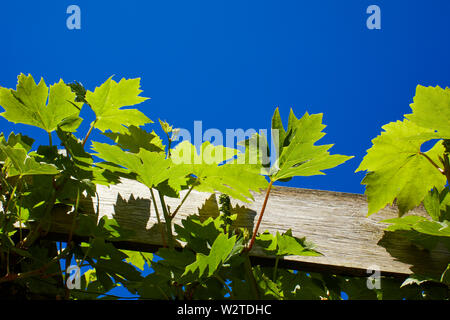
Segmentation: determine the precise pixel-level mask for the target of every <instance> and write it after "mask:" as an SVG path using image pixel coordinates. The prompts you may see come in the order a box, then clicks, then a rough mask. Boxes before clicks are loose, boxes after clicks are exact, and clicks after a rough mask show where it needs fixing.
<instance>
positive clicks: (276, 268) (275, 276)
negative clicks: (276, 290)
mask: <svg viewBox="0 0 450 320" xmlns="http://www.w3.org/2000/svg"><path fill="white" fill-rule="evenodd" d="M279 261H280V256H279V255H277V257H276V258H275V266H274V267H273V275H272V281H273V282H275V280H276V278H277V271H278V262H279Z"/></svg>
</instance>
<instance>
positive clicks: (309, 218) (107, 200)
mask: <svg viewBox="0 0 450 320" xmlns="http://www.w3.org/2000/svg"><path fill="white" fill-rule="evenodd" d="M97 191H98V199H95V201H94V204H93V205H92V204H91V206H92V207H93V208H92V210H95V212H96V211H97V210H98V212H99V215H100V216H103V215H107V216H109V217H114V218H115V219H116V220H117V221H118V222H119V224H120V225H122V226H123V227H125V228H128V229H132V230H134V231H135V235H134V237H133V238H132V239H130V241H128V242H127V243H123V244H122V245H123V246H125V247H127V246H131V247H133V248H135V249H140V250H154V248H157V247H158V246H161V236H160V234H159V229H158V228H157V227H156V217H155V212H154V208H153V205H151V201H150V193H149V191H148V189H147V188H146V187H145V186H143V185H142V184H140V183H138V182H136V181H132V180H124V181H123V183H121V184H119V185H115V186H111V187H105V186H98V188H97ZM263 196H264V195H263V194H257V195H255V201H254V202H252V203H250V204H247V203H243V202H239V201H234V200H233V201H232V204H233V211H235V212H237V213H238V224H239V226H242V227H247V228H249V229H253V225H254V223H256V219H257V213H258V212H259V210H260V208H261V206H262V202H263ZM214 197H215V195H211V194H206V193H200V192H196V191H193V192H192V193H191V195H190V196H189V198H188V200H187V201H186V202H185V203H184V204H183V206H182V208H181V210H180V211H179V213H178V214H177V217H176V218H175V221H174V222H175V223H178V224H179V223H180V220H181V219H184V218H186V217H187V216H188V215H191V214H196V213H198V211H199V208H202V207H203V209H204V210H203V212H205V211H206V212H210V213H211V212H212V213H214V212H217V206H216V204H215V200H214V199H215V198H214ZM166 202H167V204H168V205H169V206H170V207H171V208H175V207H177V206H178V204H179V202H180V200H179V199H171V198H166ZM97 204H98V206H97ZM366 214H367V201H366V199H365V197H364V196H363V195H358V194H349V193H340V192H330V191H319V190H308V189H298V188H287V187H275V188H274V189H273V191H272V193H271V195H270V198H269V202H268V205H267V208H266V212H265V214H264V218H263V221H262V224H261V226H260V230H259V231H260V232H263V231H265V230H268V231H270V232H272V233H276V232H277V231H279V232H284V231H286V230H288V229H292V232H293V235H294V236H297V237H306V239H307V240H309V241H312V242H313V243H314V244H315V245H316V249H317V250H318V251H319V252H321V253H322V254H323V256H321V257H303V256H292V257H286V258H285V259H284V260H283V261H282V263H281V266H283V265H284V266H286V267H290V268H301V269H306V270H309V271H327V272H331V273H334V274H347V275H357V276H364V275H365V276H367V269H368V268H373V267H377V268H378V269H379V270H380V271H381V272H382V274H384V275H391V276H399V277H404V276H407V275H409V274H411V273H432V274H436V275H438V274H439V273H440V272H442V271H443V270H444V269H445V267H446V266H447V264H448V263H449V262H450V253H449V252H448V250H446V249H444V248H437V249H435V250H433V251H431V252H428V251H424V250H420V249H419V248H417V247H415V246H412V245H410V244H409V243H408V242H406V241H404V240H402V239H401V238H398V237H393V236H392V235H387V234H386V233H385V232H384V231H383V229H384V228H385V227H386V225H385V224H382V223H380V221H381V220H383V219H388V218H393V217H397V211H396V208H395V207H386V208H385V209H384V210H382V211H380V212H379V213H377V214H375V215H372V216H370V217H366ZM412 214H420V215H424V214H425V212H424V210H423V209H422V208H417V209H416V210H414V211H413V212H412ZM52 231H53V232H56V233H58V232H59V233H61V232H63V233H64V232H66V231H67V229H66V227H65V226H64V225H59V226H55V228H54V229H53V230H52ZM379 243H382V244H383V245H384V246H381V245H379ZM119 245H120V244H119ZM251 254H252V256H254V259H256V260H259V261H264V263H265V264H269V265H270V264H272V263H273V261H271V260H267V259H268V258H269V259H270V257H268V256H267V255H266V254H265V253H264V252H263V251H262V250H261V248H258V247H254V249H253V250H252V252H251Z"/></svg>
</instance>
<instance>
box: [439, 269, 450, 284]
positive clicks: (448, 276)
mask: <svg viewBox="0 0 450 320" xmlns="http://www.w3.org/2000/svg"><path fill="white" fill-rule="evenodd" d="M441 282H442V283H444V284H446V285H448V286H450V264H449V265H448V266H447V268H446V269H445V271H444V272H443V273H442V276H441Z"/></svg>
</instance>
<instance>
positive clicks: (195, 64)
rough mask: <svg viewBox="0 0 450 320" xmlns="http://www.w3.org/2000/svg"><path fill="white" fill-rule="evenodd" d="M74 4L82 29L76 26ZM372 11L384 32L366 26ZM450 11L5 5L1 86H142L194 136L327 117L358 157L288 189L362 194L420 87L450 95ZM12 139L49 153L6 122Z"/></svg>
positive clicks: (383, 4) (410, 6) (405, 6)
mask: <svg viewBox="0 0 450 320" xmlns="http://www.w3.org/2000/svg"><path fill="white" fill-rule="evenodd" d="M71 4H76V5H79V6H80V8H81V15H82V29H81V30H68V29H67V28H66V19H67V17H68V14H66V8H67V7H68V6H69V5H71ZM371 4H376V5H378V6H380V8H381V14H382V29H381V30H368V29H367V28H366V19H367V17H368V15H367V14H366V8H367V7H368V6H369V5H371ZM449 14H450V1H448V0H430V1H425V0H421V1H405V0H390V1H365V0H346V1H336V0H327V1H323V0H318V1H298V0H297V1H275V0H272V1H261V0H258V1H242V0H241V1H234V0H233V1H231V0H228V1H206V0H205V1H194V0H191V1H186V0H184V1H173V0H172V1H143V0H141V1H136V0H127V1H99V0H96V1H82V0H72V1H62V0H58V1H56V0H55V1H49V0H48V1H3V2H2V3H1V4H0V30H1V35H2V37H1V42H0V43H1V50H0V70H1V71H0V85H1V86H3V87H9V88H11V87H15V85H16V80H17V78H16V77H17V75H18V74H19V73H21V72H23V73H26V74H28V73H31V74H32V75H33V76H34V77H35V78H40V77H41V76H43V77H44V78H45V79H46V81H47V84H52V83H54V82H56V81H58V80H59V78H62V79H64V81H66V82H70V81H73V80H78V81H80V82H82V83H83V84H84V85H85V86H86V87H87V88H88V89H90V90H93V89H94V88H95V86H96V85H99V84H101V83H102V82H103V81H104V80H106V79H107V78H108V77H109V76H111V75H116V77H115V79H116V80H119V79H120V78H122V77H126V78H134V77H141V78H142V89H143V90H144V95H145V96H147V97H151V100H149V101H147V102H145V103H144V104H142V105H141V106H140V107H139V108H140V110H142V111H144V112H145V113H146V114H147V115H148V116H149V117H150V118H151V119H153V120H157V119H158V118H162V119H166V120H168V121H170V122H171V123H173V124H174V125H175V126H177V127H183V128H187V129H192V127H193V121H194V120H203V128H204V129H207V128H218V129H222V130H225V129H226V128H243V129H248V128H255V129H260V128H267V127H268V126H270V119H271V116H272V113H273V111H274V108H275V107H276V106H280V110H281V114H282V117H283V118H287V116H288V114H289V109H290V108H291V107H292V108H293V109H294V110H295V112H296V114H297V115H298V116H301V115H302V114H303V113H304V112H305V111H306V110H307V111H308V112H310V113H319V112H323V113H324V123H325V124H327V125H328V127H327V128H326V129H325V131H326V132H327V136H326V137H325V138H324V139H323V142H326V143H335V147H334V148H333V149H332V152H333V153H341V154H347V155H354V156H355V158H354V159H352V160H351V161H349V162H347V163H346V164H344V165H342V166H341V167H339V168H336V169H332V170H329V171H327V175H326V176H320V177H313V178H297V179H294V180H292V181H291V182H290V183H289V184H288V185H290V186H295V187H306V188H314V189H325V190H336V191H344V192H353V193H363V192H364V188H363V186H361V185H360V181H361V179H362V178H363V174H362V173H359V174H354V170H355V169H356V168H357V166H358V165H359V163H360V161H361V160H362V157H363V156H364V154H365V150H366V149H368V148H369V147H370V145H371V142H370V141H371V139H373V138H374V137H375V136H376V135H377V134H379V132H380V130H381V129H380V127H381V126H382V125H383V124H386V123H388V122H390V121H395V120H397V119H401V117H402V115H403V114H405V113H408V112H409V111H410V109H409V104H410V103H411V102H412V98H413V96H414V92H415V87H416V86H417V84H422V85H433V86H435V85H440V86H443V87H445V86H450V72H449V71H450V59H449V58H450V43H449V31H450V19H449V18H448V17H449ZM84 116H85V117H88V118H89V117H90V114H89V113H84ZM88 124H89V123H87V124H86V126H87V125H88ZM154 126H155V128H156V125H154ZM13 128H14V130H15V131H18V130H23V131H25V132H26V133H28V134H31V135H33V136H34V137H35V138H37V140H38V142H41V143H47V137H46V135H45V134H44V133H42V132H40V131H35V130H33V129H32V128H30V127H25V126H13V125H12V124H10V123H8V122H7V121H6V120H4V119H0V131H3V132H5V133H9V132H10V131H11V130H13ZM151 128H152V126H149V129H151ZM85 130H86V128H85V127H83V128H81V129H80V136H84V134H85ZM96 137H98V135H96V136H94V138H96Z"/></svg>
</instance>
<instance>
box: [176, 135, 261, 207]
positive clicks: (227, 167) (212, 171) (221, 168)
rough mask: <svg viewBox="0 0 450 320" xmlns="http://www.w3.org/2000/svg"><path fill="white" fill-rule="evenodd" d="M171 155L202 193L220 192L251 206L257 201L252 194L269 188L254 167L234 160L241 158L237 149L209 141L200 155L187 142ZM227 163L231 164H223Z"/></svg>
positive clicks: (204, 144) (203, 146) (177, 147)
mask: <svg viewBox="0 0 450 320" xmlns="http://www.w3.org/2000/svg"><path fill="white" fill-rule="evenodd" d="M171 154H172V157H171V159H172V161H173V162H174V163H176V164H178V165H180V166H182V167H184V168H186V172H188V173H191V174H193V175H194V176H195V177H196V178H197V179H196V182H197V184H196V186H195V188H196V190H198V191H201V192H214V191H219V192H221V193H224V194H227V195H229V196H230V197H233V198H235V199H238V200H241V201H244V202H249V200H248V199H253V195H252V193H251V191H255V192H259V191H260V190H261V189H263V188H264V187H266V186H267V181H266V180H265V178H264V177H263V176H262V175H261V174H260V172H259V171H257V170H255V168H254V167H253V166H252V165H249V164H240V163H237V162H236V161H235V160H233V159H234V156H235V155H237V154H238V150H236V149H232V148H225V147H223V146H214V145H212V144H211V143H210V142H208V141H207V142H204V143H203V144H202V146H201V148H200V152H199V153H197V150H196V148H195V146H194V145H192V144H191V143H190V142H188V141H183V142H182V143H180V144H178V145H177V146H176V147H175V149H173V150H172V153H171ZM230 160H232V161H230ZM227 161H230V162H227ZM223 162H227V163H225V164H222V163H223Z"/></svg>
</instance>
